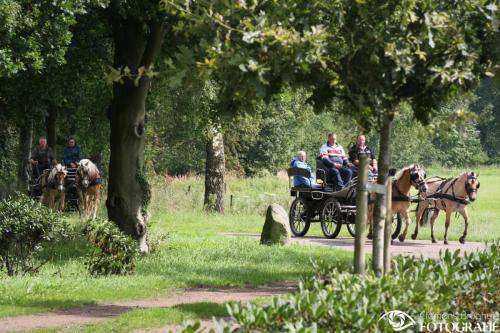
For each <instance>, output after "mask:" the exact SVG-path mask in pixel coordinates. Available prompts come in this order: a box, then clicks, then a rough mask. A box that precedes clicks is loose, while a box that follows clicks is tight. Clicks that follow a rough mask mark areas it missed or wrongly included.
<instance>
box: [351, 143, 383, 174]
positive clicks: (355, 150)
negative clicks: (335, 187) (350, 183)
mask: <svg viewBox="0 0 500 333" xmlns="http://www.w3.org/2000/svg"><path fill="white" fill-rule="evenodd" d="M361 154H367V155H368V158H369V163H368V174H370V175H376V174H377V173H378V167H377V160H376V159H375V151H374V150H373V149H371V148H370V147H368V146H367V145H366V137H365V136H364V135H363V134H360V135H358V137H357V138H356V144H355V145H353V146H352V147H351V149H349V161H350V162H351V163H352V164H353V167H352V176H353V177H356V176H357V175H358V165H359V155H361Z"/></svg>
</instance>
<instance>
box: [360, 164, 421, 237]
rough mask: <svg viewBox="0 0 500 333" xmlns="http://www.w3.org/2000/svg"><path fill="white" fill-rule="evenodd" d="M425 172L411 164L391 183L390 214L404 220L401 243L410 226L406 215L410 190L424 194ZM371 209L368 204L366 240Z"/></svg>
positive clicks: (371, 198)
mask: <svg viewBox="0 0 500 333" xmlns="http://www.w3.org/2000/svg"><path fill="white" fill-rule="evenodd" d="M425 177H426V174H425V171H424V169H422V168H421V167H420V165H418V164H412V165H410V166H407V167H405V168H403V169H401V170H400V171H399V172H398V173H397V174H396V176H395V177H394V181H393V182H392V203H391V206H392V214H396V213H399V214H400V215H401V217H402V218H403V219H404V220H405V222H406V225H405V228H404V230H403V232H402V233H401V235H399V240H400V241H401V242H404V241H405V238H406V233H407V232H408V226H409V225H410V222H411V220H410V214H409V213H408V211H409V209H410V204H411V198H410V189H411V187H412V186H413V187H415V189H417V190H418V191H419V192H420V193H425V192H426V191H427V185H426V183H425ZM374 197H375V194H372V195H371V196H370V202H372V201H374ZM373 208H374V205H373V204H370V205H369V207H368V224H369V226H370V231H369V234H368V238H371V235H372V223H371V222H372V219H373Z"/></svg>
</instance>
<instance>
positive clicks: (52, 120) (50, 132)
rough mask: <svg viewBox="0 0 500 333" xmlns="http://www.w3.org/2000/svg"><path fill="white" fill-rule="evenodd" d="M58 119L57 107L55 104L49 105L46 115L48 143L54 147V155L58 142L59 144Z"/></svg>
mask: <svg viewBox="0 0 500 333" xmlns="http://www.w3.org/2000/svg"><path fill="white" fill-rule="evenodd" d="M56 120H57V109H56V108H55V107H53V106H50V107H49V111H48V113H47V116H46V117H45V130H46V133H47V145H48V146H49V147H50V148H52V151H53V152H54V157H55V158H57V156H56V144H57V128H56Z"/></svg>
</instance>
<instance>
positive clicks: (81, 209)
mask: <svg viewBox="0 0 500 333" xmlns="http://www.w3.org/2000/svg"><path fill="white" fill-rule="evenodd" d="M78 213H79V214H80V219H81V218H82V217H83V194H82V190H80V189H78Z"/></svg>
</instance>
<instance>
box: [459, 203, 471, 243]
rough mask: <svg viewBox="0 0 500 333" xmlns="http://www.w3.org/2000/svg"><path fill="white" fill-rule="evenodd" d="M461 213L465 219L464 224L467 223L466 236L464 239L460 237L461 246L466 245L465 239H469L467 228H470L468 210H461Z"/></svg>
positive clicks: (463, 236) (464, 235)
mask: <svg viewBox="0 0 500 333" xmlns="http://www.w3.org/2000/svg"><path fill="white" fill-rule="evenodd" d="M459 213H460V215H462V217H463V218H464V223H465V227H464V234H463V235H462V237H460V239H459V241H460V243H461V244H464V243H465V237H467V227H468V226H469V214H467V209H466V208H465V207H464V209H462V210H460V211H459Z"/></svg>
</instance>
